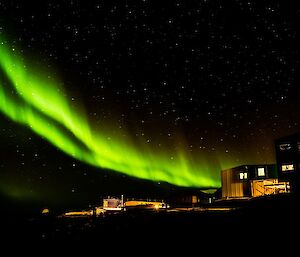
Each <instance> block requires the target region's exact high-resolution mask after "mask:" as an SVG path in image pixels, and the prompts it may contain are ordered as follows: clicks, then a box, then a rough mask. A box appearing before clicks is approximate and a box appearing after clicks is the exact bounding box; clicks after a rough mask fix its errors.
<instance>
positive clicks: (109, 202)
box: [103, 195, 123, 211]
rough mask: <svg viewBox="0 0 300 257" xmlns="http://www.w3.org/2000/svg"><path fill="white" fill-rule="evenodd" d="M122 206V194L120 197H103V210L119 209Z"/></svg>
mask: <svg viewBox="0 0 300 257" xmlns="http://www.w3.org/2000/svg"><path fill="white" fill-rule="evenodd" d="M122 208H123V195H122V197H121V199H120V198H116V197H107V198H105V199H103V210H105V211H121V210H122Z"/></svg>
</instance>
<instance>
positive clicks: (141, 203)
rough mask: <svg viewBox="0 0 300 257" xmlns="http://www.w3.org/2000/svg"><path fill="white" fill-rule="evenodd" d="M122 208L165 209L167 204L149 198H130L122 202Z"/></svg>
mask: <svg viewBox="0 0 300 257" xmlns="http://www.w3.org/2000/svg"><path fill="white" fill-rule="evenodd" d="M124 208H125V209H126V210H129V209H156V210H160V209H166V208H167V204H166V203H164V202H163V201H151V200H130V201H126V202H125V203H124Z"/></svg>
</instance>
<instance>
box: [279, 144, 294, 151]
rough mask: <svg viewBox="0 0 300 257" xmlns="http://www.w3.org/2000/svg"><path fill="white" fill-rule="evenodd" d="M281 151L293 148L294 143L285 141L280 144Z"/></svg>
mask: <svg viewBox="0 0 300 257" xmlns="http://www.w3.org/2000/svg"><path fill="white" fill-rule="evenodd" d="M279 149H280V151H289V150H291V149H292V144H291V143H283V144H280V145H279Z"/></svg>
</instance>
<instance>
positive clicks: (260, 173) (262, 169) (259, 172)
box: [257, 168, 266, 177]
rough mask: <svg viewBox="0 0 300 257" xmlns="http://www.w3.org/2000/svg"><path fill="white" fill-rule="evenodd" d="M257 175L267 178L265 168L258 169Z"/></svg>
mask: <svg viewBox="0 0 300 257" xmlns="http://www.w3.org/2000/svg"><path fill="white" fill-rule="evenodd" d="M257 175H258V176H259V177H262V176H265V175H266V173H265V168H258V169H257Z"/></svg>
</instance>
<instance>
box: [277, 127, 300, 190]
mask: <svg viewBox="0 0 300 257" xmlns="http://www.w3.org/2000/svg"><path fill="white" fill-rule="evenodd" d="M275 147H276V161H277V165H278V176H279V178H280V179H281V180H283V181H289V182H290V184H291V190H292V191H293V192H295V191H299V190H300V175H299V174H300V133H296V134H293V135H290V136H286V137H282V138H279V139H277V140H275ZM297 188H298V189H297ZM298 193H299V192H298Z"/></svg>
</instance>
